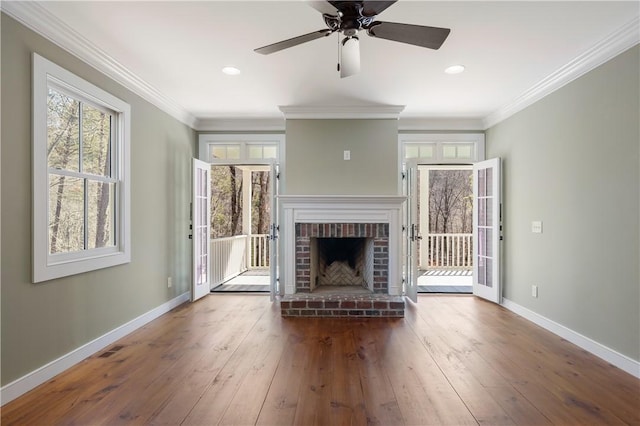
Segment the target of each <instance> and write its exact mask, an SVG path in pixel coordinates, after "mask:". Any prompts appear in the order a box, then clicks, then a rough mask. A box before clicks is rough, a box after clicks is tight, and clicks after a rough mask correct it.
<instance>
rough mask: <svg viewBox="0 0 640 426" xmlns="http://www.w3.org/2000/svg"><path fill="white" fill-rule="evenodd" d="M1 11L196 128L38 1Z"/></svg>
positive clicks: (13, 3) (187, 117)
mask: <svg viewBox="0 0 640 426" xmlns="http://www.w3.org/2000/svg"><path fill="white" fill-rule="evenodd" d="M0 8H1V9H2V11H3V12H4V13H6V14H7V15H9V16H11V17H12V18H14V19H15V20H17V21H18V22H20V23H21V24H23V25H25V26H26V27H27V28H29V29H31V30H33V31H35V32H36V33H38V34H40V35H41V36H42V37H44V38H46V39H47V40H49V41H51V42H52V43H54V44H56V45H57V46H59V47H61V48H62V49H64V50H66V51H67V52H69V53H71V54H72V55H74V56H76V57H77V58H79V59H81V60H82V61H83V62H85V63H87V64H88V65H90V66H92V67H93V68H95V69H96V70H98V71H100V72H102V73H103V74H105V75H107V76H108V77H110V78H112V79H113V80H115V81H116V82H118V83H119V84H121V85H122V86H124V87H125V88H127V89H129V90H131V91H132V92H134V93H135V94H137V95H139V96H140V97H142V98H143V99H145V100H146V101H148V102H150V103H151V104H153V105H155V106H156V107H158V108H160V109H161V110H162V111H164V112H166V113H167V114H169V115H171V116H172V117H174V118H175V119H176V120H179V121H181V122H182V123H184V124H186V125H187V126H189V127H191V128H193V127H194V126H195V124H196V117H194V116H193V115H192V114H191V113H189V112H188V111H187V110H185V109H184V108H183V107H182V106H180V105H178V104H177V103H176V102H175V101H174V100H172V99H170V98H169V97H167V96H165V95H163V94H162V93H161V92H160V91H158V90H157V89H156V88H154V87H153V86H151V85H150V84H148V83H147V82H145V81H144V80H142V79H141V78H140V77H138V76H137V75H135V74H134V73H133V72H131V71H129V70H128V69H127V68H126V67H125V66H123V65H122V64H120V63H119V62H118V61H116V60H115V59H114V58H112V57H111V56H109V55H108V54H107V53H106V52H105V51H103V50H102V49H100V48H99V47H98V46H96V45H95V44H93V43H92V42H90V41H89V40H87V39H86V38H85V37H83V36H82V35H81V34H80V33H78V32H77V31H75V30H74V29H73V28H71V27H70V26H68V25H67V24H65V23H64V22H62V21H61V20H60V19H58V18H57V17H56V16H55V15H53V14H51V13H50V12H49V11H48V10H47V9H45V8H44V7H43V6H42V5H40V4H39V3H38V2H35V1H19V2H17V1H3V2H1V3H0Z"/></svg>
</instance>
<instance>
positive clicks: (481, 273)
mask: <svg viewBox="0 0 640 426" xmlns="http://www.w3.org/2000/svg"><path fill="white" fill-rule="evenodd" d="M476 261H477V262H478V284H482V285H484V284H485V275H486V267H485V262H484V258H482V256H478V258H477V259H476Z"/></svg>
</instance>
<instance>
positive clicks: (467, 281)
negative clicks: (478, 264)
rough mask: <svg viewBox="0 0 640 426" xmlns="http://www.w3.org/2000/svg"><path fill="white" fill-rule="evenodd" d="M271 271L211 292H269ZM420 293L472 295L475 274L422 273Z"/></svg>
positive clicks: (235, 280) (257, 271)
mask: <svg viewBox="0 0 640 426" xmlns="http://www.w3.org/2000/svg"><path fill="white" fill-rule="evenodd" d="M269 280H270V278H269V269H266V268H261V269H251V270H248V271H245V272H243V273H242V274H240V275H238V276H236V277H234V278H232V279H230V280H229V281H227V282H225V283H223V284H220V285H219V286H217V287H215V288H213V289H212V290H211V292H212V293H219V292H223V293H226V292H252V293H253V292H258V293H262V292H265V293H268V292H269V284H270V282H269ZM418 292H420V293H472V292H473V273H472V271H465V270H443V269H430V270H426V271H420V276H419V277H418Z"/></svg>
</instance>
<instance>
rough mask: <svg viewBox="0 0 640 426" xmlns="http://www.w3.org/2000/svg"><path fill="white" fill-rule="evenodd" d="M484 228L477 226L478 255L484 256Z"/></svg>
mask: <svg viewBox="0 0 640 426" xmlns="http://www.w3.org/2000/svg"><path fill="white" fill-rule="evenodd" d="M486 231H487V230H486V229H485V228H478V256H484V255H485V254H486V239H485V233H486Z"/></svg>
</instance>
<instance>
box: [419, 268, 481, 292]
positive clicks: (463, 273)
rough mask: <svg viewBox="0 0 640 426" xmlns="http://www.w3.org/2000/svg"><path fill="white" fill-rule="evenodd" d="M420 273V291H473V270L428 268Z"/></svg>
mask: <svg viewBox="0 0 640 426" xmlns="http://www.w3.org/2000/svg"><path fill="white" fill-rule="evenodd" d="M419 273H420V276H419V277H418V292H419V293H473V271H469V270H449V269H428V270H426V271H425V270H423V271H419Z"/></svg>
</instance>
